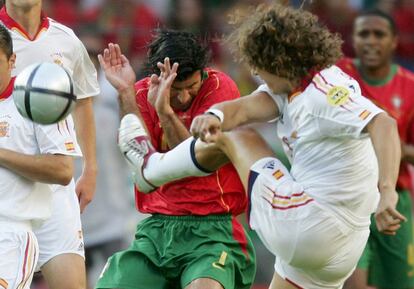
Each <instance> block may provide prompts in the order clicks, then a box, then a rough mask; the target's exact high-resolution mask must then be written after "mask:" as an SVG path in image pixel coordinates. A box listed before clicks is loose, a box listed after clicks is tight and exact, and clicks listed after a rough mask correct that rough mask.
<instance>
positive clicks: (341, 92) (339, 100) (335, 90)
mask: <svg viewBox="0 0 414 289" xmlns="http://www.w3.org/2000/svg"><path fill="white" fill-rule="evenodd" d="M326 96H327V99H328V103H329V104H330V105H332V106H339V105H344V104H345V103H347V102H348V100H349V90H348V89H346V88H345V87H342V86H334V87H332V88H331V89H330V90H329V91H328V93H327V94H326Z"/></svg>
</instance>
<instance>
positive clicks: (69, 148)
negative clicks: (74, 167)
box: [65, 141, 75, 152]
mask: <svg viewBox="0 0 414 289" xmlns="http://www.w3.org/2000/svg"><path fill="white" fill-rule="evenodd" d="M65 148H66V150H67V151H68V152H72V151H74V150H75V145H74V144H73V142H71V141H70V142H65Z"/></svg>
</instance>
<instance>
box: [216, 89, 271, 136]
mask: <svg viewBox="0 0 414 289" xmlns="http://www.w3.org/2000/svg"><path fill="white" fill-rule="evenodd" d="M212 108H215V109H219V110H221V111H222V112H223V114H224V121H223V123H222V125H221V128H222V130H223V131H228V130H231V129H233V128H235V127H238V126H241V125H245V124H249V123H253V122H264V121H269V120H272V119H275V118H276V117H278V115H279V108H278V106H277V105H276V103H275V102H274V101H273V100H272V98H271V97H270V96H269V95H268V94H267V93H265V92H256V93H254V94H250V95H246V96H243V97H241V98H238V99H235V100H231V101H225V102H221V103H218V104H215V105H213V106H212Z"/></svg>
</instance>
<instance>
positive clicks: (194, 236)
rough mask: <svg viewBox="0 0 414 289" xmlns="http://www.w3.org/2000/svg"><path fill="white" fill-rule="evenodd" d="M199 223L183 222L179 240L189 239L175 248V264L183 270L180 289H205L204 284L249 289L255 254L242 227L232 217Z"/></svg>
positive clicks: (214, 217)
mask: <svg viewBox="0 0 414 289" xmlns="http://www.w3.org/2000/svg"><path fill="white" fill-rule="evenodd" d="M199 219H200V220H198V218H191V217H189V220H187V221H184V222H183V224H182V225H181V227H182V228H183V231H181V234H180V236H188V238H183V239H182V240H179V241H178V242H177V243H176V244H175V250H174V251H175V256H177V258H180V259H181V260H182V261H180V262H179V263H178V266H179V267H178V268H179V269H180V270H181V269H183V270H182V273H181V276H180V278H181V288H186V287H187V286H188V285H194V286H195V285H197V287H190V288H205V286H206V284H210V285H211V286H213V285H214V286H215V287H214V288H221V287H222V288H224V289H236V288H237V289H248V288H250V286H251V285H252V283H253V281H254V276H255V268H256V263H255V252H254V248H253V245H252V242H251V240H250V238H249V237H248V236H247V234H246V232H245V231H244V229H243V227H242V226H241V225H240V224H239V223H238V222H237V221H236V220H235V219H234V218H232V217H231V216H206V217H199ZM184 224H185V225H184ZM183 225H184V226H183ZM193 282H196V283H195V284H192V283H193ZM218 285H220V286H221V287H220V286H219V287H217V286H218ZM212 288H213V287H212Z"/></svg>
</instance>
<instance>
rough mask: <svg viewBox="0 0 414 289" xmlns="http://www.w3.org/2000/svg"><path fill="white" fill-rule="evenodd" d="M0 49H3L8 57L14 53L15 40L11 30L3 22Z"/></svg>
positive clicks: (0, 28)
mask: <svg viewBox="0 0 414 289" xmlns="http://www.w3.org/2000/svg"><path fill="white" fill-rule="evenodd" d="M0 49H1V50H3V52H4V53H5V54H6V56H7V58H10V56H12V54H13V41H12V38H11V35H10V32H9V30H7V28H6V27H5V26H4V25H3V24H0Z"/></svg>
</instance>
